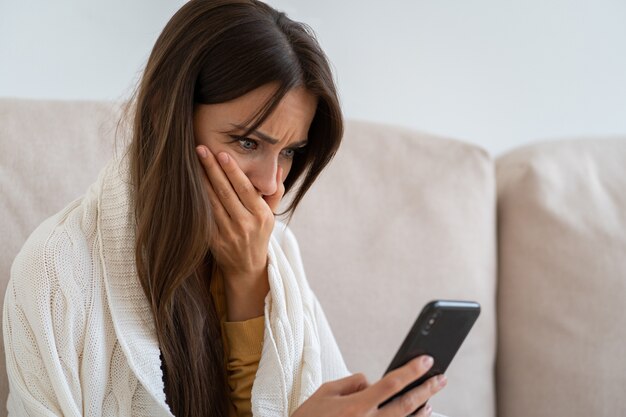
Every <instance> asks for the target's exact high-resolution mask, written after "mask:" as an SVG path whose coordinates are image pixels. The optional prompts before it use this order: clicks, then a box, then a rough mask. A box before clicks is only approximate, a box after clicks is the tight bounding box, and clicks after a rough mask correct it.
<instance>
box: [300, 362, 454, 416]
mask: <svg viewBox="0 0 626 417" xmlns="http://www.w3.org/2000/svg"><path fill="white" fill-rule="evenodd" d="M432 365H433V360H432V358H431V357H430V356H426V355H422V356H419V357H417V358H415V359H413V360H411V361H409V362H407V363H406V364H405V365H404V366H401V367H399V368H397V369H395V370H393V371H391V372H389V373H388V374H386V375H385V376H384V377H383V378H381V379H380V380H379V381H378V382H376V383H375V384H372V385H370V384H369V383H368V382H367V380H366V378H365V376H364V375H363V374H354V375H351V376H348V377H346V378H342V379H338V380H336V381H330V382H327V383H325V384H323V385H322V386H321V387H320V388H319V389H318V390H317V391H315V393H314V394H313V395H312V396H311V397H310V398H309V399H308V400H306V401H305V402H304V403H303V404H302V405H301V406H300V407H299V408H298V409H297V410H296V411H295V412H294V413H293V414H292V416H291V417H406V416H408V415H410V414H411V413H412V412H414V411H415V410H416V409H417V408H418V407H419V406H420V405H422V404H424V403H426V402H427V401H428V400H429V399H430V398H431V397H432V396H433V395H435V394H436V393H438V392H439V391H440V390H441V389H442V388H443V387H445V385H446V382H447V381H446V378H445V376H444V375H438V376H435V377H432V378H430V379H428V380H427V381H426V382H424V383H423V384H421V385H420V386H418V387H416V388H413V389H412V390H411V391H408V392H406V393H405V394H403V395H402V396H401V397H398V398H396V399H395V400H394V401H392V402H390V403H389V404H387V405H385V406H384V407H382V408H380V409H379V408H378V405H379V404H380V403H382V402H383V401H385V400H386V399H387V398H389V397H391V396H392V395H394V394H396V393H397V392H398V391H400V390H402V389H403V388H404V387H406V386H407V385H408V384H410V383H411V382H413V381H415V380H416V379H417V378H419V377H421V376H422V375H424V374H425V373H426V372H427V371H428V370H429V369H430V367H431V366H432ZM431 413H432V408H431V406H430V405H429V404H426V406H425V407H423V408H422V409H421V410H420V411H419V412H418V413H417V414H416V416H417V417H426V416H429V415H431Z"/></svg>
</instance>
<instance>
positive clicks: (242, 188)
mask: <svg viewBox="0 0 626 417" xmlns="http://www.w3.org/2000/svg"><path fill="white" fill-rule="evenodd" d="M217 160H218V161H219V164H220V166H221V167H222V170H223V171H224V173H226V177H227V178H228V180H229V181H230V184H232V187H233V188H234V190H235V192H236V197H238V199H239V201H241V204H243V206H244V207H245V208H246V209H247V210H248V211H249V212H250V213H259V212H260V211H261V210H263V209H264V205H263V202H262V201H261V198H260V195H259V192H258V191H257V189H256V187H255V186H254V185H253V184H252V183H251V182H250V179H249V178H248V177H247V176H246V174H244V172H243V171H242V170H241V169H240V168H239V165H237V161H235V159H233V158H231V157H230V155H228V154H227V153H226V152H220V153H219V154H218V155H217Z"/></svg>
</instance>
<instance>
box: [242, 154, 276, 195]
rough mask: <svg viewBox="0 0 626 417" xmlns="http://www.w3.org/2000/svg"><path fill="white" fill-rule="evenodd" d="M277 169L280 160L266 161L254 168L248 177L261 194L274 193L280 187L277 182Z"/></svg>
mask: <svg viewBox="0 0 626 417" xmlns="http://www.w3.org/2000/svg"><path fill="white" fill-rule="evenodd" d="M277 170H278V161H276V160H272V161H264V162H263V163H262V164H259V165H257V166H255V167H254V168H253V170H252V172H250V173H249V174H248V178H249V179H250V182H251V183H252V185H254V187H255V188H256V189H257V190H258V191H259V192H260V193H261V194H263V195H272V194H274V193H275V192H276V190H277V189H278V184H276V171H277Z"/></svg>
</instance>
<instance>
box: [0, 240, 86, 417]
mask: <svg viewBox="0 0 626 417" xmlns="http://www.w3.org/2000/svg"><path fill="white" fill-rule="evenodd" d="M43 230H44V229H38V230H37V231H36V232H34V233H33V235H32V236H31V238H30V239H29V241H28V242H27V244H26V245H25V246H24V248H22V250H21V251H20V253H19V254H18V256H17V258H16V259H15V261H14V263H13V267H12V269H11V280H10V281H9V284H8V286H7V291H6V294H5V299H4V309H3V334H4V346H5V354H6V366H7V375H8V379H9V388H10V393H9V398H8V402H7V408H8V411H9V416H20V417H21V416H32V417H52V416H69V417H72V416H73V417H79V416H81V415H82V391H81V388H80V383H79V369H80V359H79V352H77V349H76V348H75V345H74V344H75V343H77V342H78V341H80V340H82V329H83V328H84V325H85V310H84V308H83V306H84V303H82V302H81V300H80V298H81V297H80V294H81V288H79V287H80V285H79V283H78V279H72V280H63V279H60V278H62V277H63V276H67V275H68V274H70V275H72V274H73V273H74V272H75V271H74V270H73V267H72V263H71V262H67V258H65V255H67V254H69V253H72V251H73V249H72V245H71V243H70V240H69V238H68V237H67V235H65V234H63V233H51V234H50V236H49V237H48V236H47V235H48V234H46V236H42V235H41V232H43ZM37 233H39V234H37ZM64 258H65V260H66V262H65V264H64V265H61V266H60V265H59V263H60V262H58V261H59V259H64Z"/></svg>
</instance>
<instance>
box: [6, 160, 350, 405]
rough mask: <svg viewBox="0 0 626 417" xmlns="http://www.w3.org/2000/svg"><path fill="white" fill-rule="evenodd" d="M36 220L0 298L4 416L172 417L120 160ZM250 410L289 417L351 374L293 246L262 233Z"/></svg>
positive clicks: (286, 235)
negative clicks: (0, 307) (259, 334)
mask: <svg viewBox="0 0 626 417" xmlns="http://www.w3.org/2000/svg"><path fill="white" fill-rule="evenodd" d="M122 161H123V162H119V161H117V160H112V161H111V162H110V163H109V164H108V165H107V167H106V168H105V169H103V170H102V171H101V173H100V175H99V177H98V180H97V181H96V182H95V183H94V184H93V185H92V186H91V187H90V188H89V189H88V190H87V192H86V194H85V195H84V196H83V197H82V198H80V199H78V200H75V201H74V202H72V203H71V204H69V205H68V206H67V207H66V208H65V209H63V210H62V211H61V212H59V213H57V214H56V215H54V216H52V217H50V218H49V219H47V220H46V221H44V222H43V223H42V224H41V225H40V226H39V227H38V228H37V229H36V230H35V231H34V232H33V233H32V235H31V236H30V237H29V239H28V241H27V242H26V244H25V245H24V247H23V248H22V250H21V251H20V253H19V254H18V256H17V257H16V259H15V261H14V263H13V266H12V269H11V280H10V282H9V285H8V288H7V292H6V295H5V301H4V313H3V323H4V343H5V349H6V359H7V373H8V377H9V383H10V394H9V399H8V404H7V407H8V409H9V415H10V416H66V417H70V416H94V417H95V416H118V417H121V416H129V417H131V416H132V417H141V416H146V417H147V416H150V417H158V416H172V414H171V412H170V411H169V408H168V406H167V404H166V402H165V394H164V386H163V379H162V372H161V361H160V358H159V353H160V351H159V345H158V342H157V337H156V333H155V328H154V324H153V320H152V314H151V310H150V307H149V305H148V302H147V299H146V297H145V295H144V293H143V290H142V288H141V286H140V284H139V281H138V278H137V275H136V272H135V271H136V270H135V259H134V223H133V219H132V199H131V193H130V191H131V190H130V187H129V186H128V178H129V176H128V166H127V162H124V161H125V160H122ZM268 257H269V267H268V276H269V284H270V292H269V294H268V295H267V297H266V299H265V335H264V343H263V351H262V356H261V360H260V362H259V367H258V371H257V374H256V379H255V381H254V385H253V388H252V411H253V414H254V415H255V417H264V416H268V417H269V416H272V417H278V416H281V417H282V416H288V415H290V414H291V413H292V412H293V411H294V410H295V409H296V408H297V407H298V406H299V405H300V404H301V403H302V402H303V401H304V400H305V399H307V398H308V397H309V396H310V395H311V394H312V393H313V392H314V391H315V390H316V389H317V388H318V387H319V386H320V385H321V384H322V382H325V381H329V380H334V379H338V378H341V377H344V376H346V375H348V374H349V372H348V369H347V368H346V366H345V364H344V361H343V359H342V357H341V353H340V351H339V349H338V347H337V344H336V342H335V339H334V338H333V335H332V333H331V330H330V327H329V325H328V322H327V321H326V318H325V316H324V313H323V311H322V309H321V307H320V304H319V302H318V301H317V299H316V297H315V295H314V294H313V292H312V291H311V289H310V287H309V285H308V283H307V281H306V277H305V275H304V270H303V267H302V262H301V259H300V254H299V249H298V245H297V242H296V240H295V238H294V236H293V234H292V233H291V231H290V230H289V229H288V228H286V226H284V225H283V224H281V223H279V222H277V225H276V227H275V229H274V233H273V234H272V237H271V239H270V244H269V250H268Z"/></svg>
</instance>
